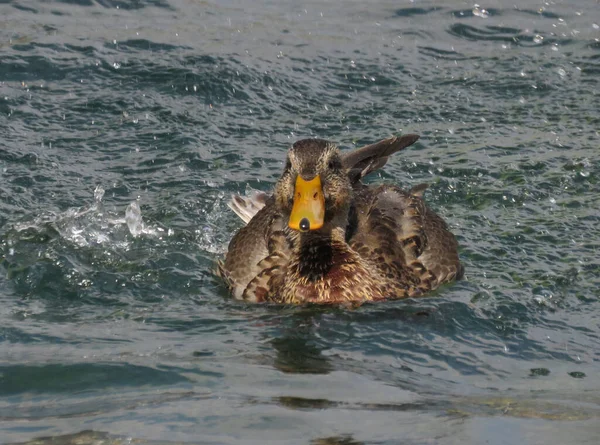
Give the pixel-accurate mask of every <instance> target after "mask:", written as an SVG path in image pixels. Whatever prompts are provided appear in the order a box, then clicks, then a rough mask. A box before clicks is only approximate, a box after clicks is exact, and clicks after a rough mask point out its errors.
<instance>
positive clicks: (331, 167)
mask: <svg viewBox="0 0 600 445" xmlns="http://www.w3.org/2000/svg"><path fill="white" fill-rule="evenodd" d="M327 167H328V168H329V170H333V169H334V168H335V163H334V162H333V161H329V164H327Z"/></svg>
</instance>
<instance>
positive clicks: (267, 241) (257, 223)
mask: <svg viewBox="0 0 600 445" xmlns="http://www.w3.org/2000/svg"><path fill="white" fill-rule="evenodd" d="M263 198H264V199H265V200H264V201H263ZM245 199H250V201H251V202H246V201H244V200H245ZM261 205H262V207H260V206H261ZM230 206H231V207H232V208H233V209H234V211H235V212H236V214H238V215H239V216H240V217H241V218H242V219H243V220H244V221H246V218H248V217H249V215H250V214H252V212H255V213H254V214H253V215H252V216H250V219H249V220H247V221H246V222H247V224H246V225H245V226H244V227H242V228H241V229H240V230H239V231H238V232H237V233H236V234H235V235H234V236H233V238H232V239H231V242H230V243H229V246H228V248H227V256H226V258H225V261H224V262H220V263H219V264H218V268H217V275H219V276H221V277H222V278H223V280H224V281H225V282H226V283H227V285H228V286H229V288H230V289H231V292H232V293H233V295H234V297H235V298H237V299H249V300H255V299H261V298H263V297H261V296H260V293H261V292H262V291H263V288H266V289H267V290H268V289H269V286H267V282H268V280H269V278H270V277H271V275H272V274H270V273H269V272H268V270H269V269H273V271H277V270H278V269H277V267H278V266H280V265H281V264H285V261H286V260H285V257H286V256H287V253H288V248H287V246H286V245H285V244H284V243H283V240H284V239H285V238H284V236H283V228H284V221H283V218H282V217H281V215H280V214H279V213H278V211H277V210H276V208H275V200H274V198H273V197H270V196H267V195H266V194H265V196H261V197H259V198H257V199H255V200H254V201H252V200H251V198H242V197H239V196H237V197H234V198H233V199H232V201H231V204H230ZM258 207H260V208H259V209H258V210H257V208H258ZM240 209H242V210H240ZM274 273H275V272H273V274H274ZM257 277H260V278H259V279H257ZM257 280H258V281H257ZM263 281H264V283H263ZM250 284H252V285H251V286H249V285H250Z"/></svg>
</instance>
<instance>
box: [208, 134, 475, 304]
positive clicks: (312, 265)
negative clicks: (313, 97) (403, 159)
mask: <svg viewBox="0 0 600 445" xmlns="http://www.w3.org/2000/svg"><path fill="white" fill-rule="evenodd" d="M418 138H419V136H417V135H413V134H409V135H404V136H402V137H392V138H389V139H384V140H382V141H380V142H377V143H375V144H372V145H368V146H365V147H362V148H360V149H357V150H354V151H351V152H348V153H342V152H341V151H340V150H339V148H338V147H337V146H336V145H335V144H334V143H332V142H329V141H326V140H322V139H304V140H300V141H298V142H296V143H295V144H294V145H293V146H292V147H291V148H290V150H289V151H288V155H287V160H286V164H285V168H284V170H283V173H282V175H281V177H280V178H279V180H278V181H277V183H276V185H275V188H274V190H273V194H272V195H269V194H266V193H259V194H256V195H255V196H252V197H241V196H234V197H233V199H232V201H231V202H230V207H231V208H232V209H233V210H234V211H235V213H236V214H238V215H239V216H240V217H241V218H242V219H243V220H244V222H246V225H245V226H244V227H242V228H241V229H240V230H239V231H238V232H237V233H236V234H235V235H234V237H233V239H232V240H231V242H230V243H229V247H228V251H227V255H226V258H225V261H224V262H220V263H219V265H218V274H219V275H220V276H221V277H222V278H223V279H224V281H225V283H226V284H227V286H228V287H229V289H230V290H231V292H232V294H233V296H234V297H235V298H237V299H241V300H246V301H251V302H275V303H344V304H348V303H349V304H361V303H362V302H365V301H378V300H386V299H400V298H408V297H417V296H421V295H423V294H424V293H425V292H427V291H430V290H433V289H435V288H437V287H438V286H440V285H441V284H443V283H446V282H449V281H452V280H455V279H458V278H459V277H460V276H461V274H462V270H463V269H462V266H461V264H460V261H459V258H458V245H457V242H456V239H455V238H454V236H453V235H452V233H450V231H449V230H448V227H447V226H446V223H445V222H444V221H443V220H442V219H441V218H440V217H439V216H438V215H436V214H435V213H434V212H433V211H432V210H430V209H429V208H428V207H427V206H426V205H425V203H424V202H423V199H422V196H423V192H424V191H425V189H426V188H427V186H426V185H419V186H416V187H414V188H412V189H411V190H410V191H408V192H406V191H403V190H401V189H400V188H398V187H396V186H394V185H388V184H380V185H365V184H363V182H362V181H361V179H362V178H363V177H365V176H366V175H368V174H369V173H371V172H373V171H375V170H377V169H379V168H381V167H383V166H384V165H385V163H386V162H387V160H388V156H390V155H391V154H393V153H395V152H397V151H399V150H402V149H403V148H405V147H408V146H409V145H412V144H413V143H414V142H416V141H417V139H418Z"/></svg>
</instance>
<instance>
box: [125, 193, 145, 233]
mask: <svg viewBox="0 0 600 445" xmlns="http://www.w3.org/2000/svg"><path fill="white" fill-rule="evenodd" d="M125 222H126V223H127V227H128V228H129V232H130V233H131V234H132V235H133V236H134V237H138V236H139V235H140V234H141V233H142V232H143V231H144V222H143V221H142V210H141V209H140V206H139V204H138V203H137V202H136V201H133V202H132V203H131V204H129V205H128V206H127V208H126V209H125Z"/></svg>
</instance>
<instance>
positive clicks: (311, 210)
mask: <svg viewBox="0 0 600 445" xmlns="http://www.w3.org/2000/svg"><path fill="white" fill-rule="evenodd" d="M324 218H325V197H324V196H323V188H322V187H321V178H320V176H319V175H317V176H315V177H314V178H313V179H311V180H310V181H305V180H304V179H302V178H301V177H300V176H298V178H297V179H296V188H295V191H294V206H293V207H292V213H291V215H290V221H289V223H288V225H289V227H290V229H294V230H300V231H301V232H307V231H309V230H316V229H320V228H321V227H323V220H324Z"/></svg>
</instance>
